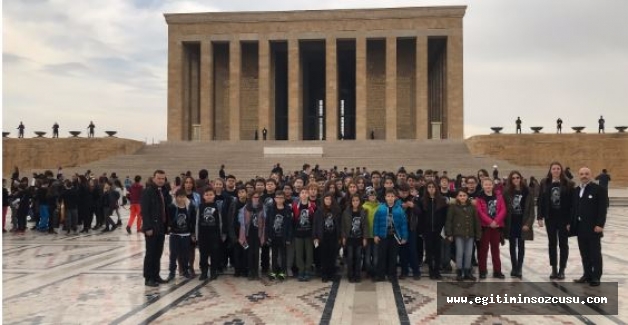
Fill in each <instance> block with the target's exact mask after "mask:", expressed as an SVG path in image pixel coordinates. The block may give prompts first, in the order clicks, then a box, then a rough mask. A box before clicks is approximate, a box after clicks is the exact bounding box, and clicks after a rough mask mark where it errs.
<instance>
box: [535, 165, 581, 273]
mask: <svg viewBox="0 0 628 325" xmlns="http://www.w3.org/2000/svg"><path fill="white" fill-rule="evenodd" d="M573 188H574V184H573V183H572V182H571V181H570V180H569V179H568V178H567V176H565V173H564V172H563V166H562V165H561V164H560V163H558V162H553V163H551V164H550V169H549V171H548V172H547V177H546V178H545V179H544V180H543V181H541V186H540V192H539V198H538V214H537V219H538V223H539V227H543V225H544V224H545V227H546V229H547V237H548V245H549V260H550V265H551V266H552V273H551V274H550V276H549V278H550V279H559V280H562V279H564V278H565V268H566V267H567V259H568V258H569V241H568V234H567V228H566V226H567V224H568V223H569V221H570V218H571V216H570V211H571V206H572V201H573V197H574V196H573ZM557 244H558V247H559V248H560V262H559V263H558V265H557V261H556V255H557V250H556V245H557ZM557 266H559V267H560V268H559V269H558V270H557Z"/></svg>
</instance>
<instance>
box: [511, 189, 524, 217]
mask: <svg viewBox="0 0 628 325" xmlns="http://www.w3.org/2000/svg"><path fill="white" fill-rule="evenodd" d="M522 199H523V195H521V194H515V196H513V198H512V211H513V212H514V214H523V208H522V207H521V200H522Z"/></svg>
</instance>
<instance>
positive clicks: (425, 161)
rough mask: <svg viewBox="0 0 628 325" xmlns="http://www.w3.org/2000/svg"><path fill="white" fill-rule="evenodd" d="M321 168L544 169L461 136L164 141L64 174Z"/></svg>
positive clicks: (246, 174) (263, 172) (250, 173)
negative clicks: (272, 152) (302, 150)
mask: <svg viewBox="0 0 628 325" xmlns="http://www.w3.org/2000/svg"><path fill="white" fill-rule="evenodd" d="M264 146H267V147H322V148H323V156H322V157H303V156H273V157H264V154H263V149H264ZM306 162H307V163H309V164H310V165H312V166H314V165H316V164H319V165H320V167H321V168H322V169H330V168H332V167H333V166H337V167H338V169H340V170H342V169H343V168H344V167H348V168H349V169H350V168H355V167H367V168H368V169H369V170H371V171H372V170H379V171H382V170H386V171H393V172H395V171H396V170H397V169H398V168H399V167H401V166H404V167H405V168H406V170H407V171H408V172H410V171H416V170H417V169H419V168H421V169H423V170H425V169H436V170H439V171H441V172H442V171H443V170H447V171H448V172H449V175H450V176H455V175H456V174H458V173H462V174H463V175H469V174H475V173H476V172H477V170H478V169H480V168H485V169H487V170H489V172H491V170H492V166H493V165H495V164H496V165H498V166H499V170H500V175H501V176H506V175H507V173H508V172H509V171H510V170H512V169H518V170H520V171H521V172H522V173H523V174H524V176H530V175H534V176H537V177H541V176H543V175H544V174H545V173H546V172H547V169H546V167H541V168H526V167H519V166H516V165H513V164H511V163H508V162H505V161H501V160H496V159H492V158H490V157H474V156H472V155H471V154H470V153H469V150H468V149H467V146H466V145H465V143H464V142H463V141H454V140H440V141H439V140H434V141H410V140H408V141H404V140H400V141H396V142H386V141H382V140H367V141H353V140H352V141H337V142H324V141H239V142H233V141H214V142H164V143H160V144H157V145H147V146H145V147H143V148H142V149H140V150H139V151H138V152H137V153H135V154H132V155H120V156H115V157H110V158H108V159H104V160H100V161H97V162H93V163H90V164H86V165H83V166H77V167H73V168H64V169H65V173H66V174H69V173H74V172H77V173H84V172H85V171H86V170H88V169H89V170H91V171H92V172H93V173H95V174H96V175H99V174H102V173H103V172H107V173H111V172H116V173H117V174H118V175H119V176H121V177H124V176H126V175H129V176H131V177H133V176H134V175H142V176H144V177H146V176H149V175H150V174H151V173H152V172H153V171H154V170H155V169H163V170H165V171H166V173H167V174H168V175H169V176H170V177H174V176H175V175H178V174H180V173H181V172H185V171H188V170H189V171H192V173H193V174H194V175H197V172H198V170H200V169H203V168H205V169H207V170H209V172H210V177H216V176H217V175H218V169H219V168H220V165H221V164H224V165H225V170H226V172H227V173H230V174H234V175H236V176H237V177H238V178H241V179H247V178H251V177H254V176H268V174H269V171H270V170H271V168H272V167H273V165H274V164H276V163H280V164H281V165H282V167H283V169H284V171H285V172H290V171H297V170H301V167H302V165H303V164H304V163H306Z"/></svg>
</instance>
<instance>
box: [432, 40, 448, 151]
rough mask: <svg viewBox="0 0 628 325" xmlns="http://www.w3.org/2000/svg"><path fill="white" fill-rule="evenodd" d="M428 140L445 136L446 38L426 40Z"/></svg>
mask: <svg viewBox="0 0 628 325" xmlns="http://www.w3.org/2000/svg"><path fill="white" fill-rule="evenodd" d="M427 52H428V54H427V66H428V76H427V85H428V87H427V102H428V115H427V118H428V121H429V124H428V139H443V138H446V134H447V123H446V122H447V116H446V115H445V113H446V111H445V100H446V98H447V37H430V38H428V40H427Z"/></svg>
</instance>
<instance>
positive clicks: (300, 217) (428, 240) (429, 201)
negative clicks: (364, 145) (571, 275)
mask: <svg viewBox="0 0 628 325" xmlns="http://www.w3.org/2000/svg"><path fill="white" fill-rule="evenodd" d="M312 174H315V173H313V172H312V171H311V169H309V166H307V165H306V166H304V170H303V171H302V172H301V173H295V175H289V176H287V177H284V176H283V175H281V174H278V173H272V174H271V177H270V178H268V179H261V178H258V179H254V180H251V181H250V182H247V183H242V182H239V183H236V182H235V177H233V176H231V175H229V176H227V180H225V179H222V178H218V179H216V180H214V181H212V182H210V181H208V180H207V179H206V171H205V179H204V180H203V181H202V182H199V180H195V179H194V178H192V176H191V174H190V173H188V174H187V175H182V177H181V178H178V177H177V181H176V182H175V183H174V184H173V185H172V186H171V188H172V190H171V191H170V192H171V193H172V194H173V197H174V200H173V201H172V204H171V205H170V206H169V208H168V224H169V234H170V252H171V253H170V268H169V271H170V273H169V279H168V280H170V279H173V278H174V277H175V274H176V271H177V266H178V269H179V272H180V274H181V275H183V276H186V277H193V276H195V270H194V269H195V261H194V256H195V249H197V248H198V250H199V252H200V261H199V262H198V266H199V268H200V272H201V273H200V278H199V279H200V280H206V279H208V278H209V279H210V280H213V279H216V278H217V277H218V275H219V274H221V273H222V272H223V270H224V268H225V267H226V266H227V265H228V264H229V263H230V264H231V265H232V266H233V267H234V269H235V276H236V277H240V276H248V277H249V279H258V278H259V277H260V273H263V274H266V275H267V276H268V277H269V278H270V279H271V280H274V279H279V280H284V279H286V278H287V277H289V276H294V277H296V278H297V279H298V280H299V281H308V280H310V279H311V278H312V276H314V275H316V274H318V275H320V277H321V279H322V281H324V282H326V281H330V280H333V279H335V277H336V274H337V270H338V265H339V264H345V266H346V274H347V278H348V279H349V281H351V282H359V281H361V279H362V275H363V274H366V276H368V277H369V278H371V279H372V280H373V281H383V280H385V279H386V278H388V279H389V280H391V281H394V280H396V279H398V278H399V279H403V278H406V277H409V276H410V275H412V277H413V278H414V279H416V280H419V279H420V277H421V266H422V265H423V263H425V264H427V266H428V270H429V277H430V279H435V280H439V279H442V275H441V271H442V270H443V269H445V270H451V261H452V260H453V261H454V262H455V265H456V268H457V269H456V278H457V280H459V281H463V280H465V279H466V280H473V281H475V280H476V277H475V276H474V274H473V271H472V270H473V264H472V263H478V266H479V276H480V278H486V277H487V274H488V271H487V259H488V252H489V250H490V252H491V257H492V267H493V273H492V275H493V277H495V278H500V279H503V278H504V277H505V276H504V274H503V273H502V267H501V260H500V254H499V247H500V245H503V244H504V243H505V241H506V240H508V241H509V244H510V255H511V266H512V267H511V273H510V275H511V276H512V277H519V278H521V277H522V267H523V261H524V255H525V241H527V240H532V239H533V231H532V226H533V223H534V220H535V205H534V204H535V194H534V192H533V191H532V190H530V189H529V188H528V187H527V185H526V182H525V180H524V179H523V176H522V175H521V174H520V173H519V172H517V171H513V172H511V173H510V174H509V175H508V178H506V179H505V181H504V182H503V183H502V181H503V180H499V181H498V180H496V179H494V178H490V177H489V176H488V172H486V171H485V170H480V171H479V172H478V176H477V177H476V176H469V177H463V178H462V179H463V182H459V179H460V177H458V182H454V181H450V180H449V178H447V177H446V176H438V175H437V174H436V173H434V172H432V171H426V172H425V173H422V174H419V175H417V174H413V173H411V174H408V173H407V172H406V171H405V170H404V169H403V168H402V169H400V170H399V171H398V172H397V173H396V174H393V173H385V172H384V173H379V172H377V171H374V172H372V173H366V171H365V174H359V175H356V174H350V173H337V172H334V171H331V172H329V173H325V174H326V177H325V175H321V174H319V175H316V174H315V175H313V176H312ZM550 176H551V175H550ZM563 177H564V176H563ZM550 179H551V178H550ZM456 183H457V184H456ZM542 188H544V189H545V187H542ZM550 191H551V189H550ZM542 193H544V192H542ZM543 195H544V196H546V194H543ZM552 195H554V194H552ZM551 199H553V200H555V198H554V197H553V196H552V197H551ZM551 199H550V201H551ZM539 202H540V203H539V205H540V209H545V208H546V203H547V202H548V200H546V199H545V198H542V199H541V200H540V201H539ZM553 204H554V205H553V206H551V207H549V209H550V210H548V211H551V212H548V213H545V212H544V213H540V214H539V215H540V216H547V217H548V218H547V225H548V236H550V264H551V265H552V266H553V267H554V268H555V265H556V263H555V257H554V258H552V256H555V255H556V247H555V246H556V242H557V240H556V238H559V241H560V243H561V246H560V247H561V264H560V271H558V270H555V271H554V272H553V273H552V274H553V275H556V276H558V277H564V263H566V259H565V261H564V263H563V257H564V256H563V255H565V254H566V253H563V252H564V251H565V250H566V249H568V248H565V247H564V242H563V240H562V230H561V227H560V225H559V224H558V221H557V220H558V218H557V217H555V216H554V215H555V213H556V212H555V209H556V204H560V203H557V202H553ZM562 204H565V205H567V204H568V202H567V201H564V202H563V203H562ZM542 211H545V210H542ZM541 219H543V218H541ZM550 232H551V233H550ZM553 239H554V240H553ZM552 245H554V249H552ZM476 250H477V257H478V258H477V262H476V261H475V256H476ZM340 252H342V257H343V258H342V259H340V258H339V255H340ZM424 256H425V261H424ZM452 257H453V258H452ZM260 259H261V261H260ZM472 260H473V261H472ZM260 262H261V263H260ZM399 267H400V268H401V272H400V274H399V272H398V268H399ZM260 268H261V272H260ZM363 272H364V273H363Z"/></svg>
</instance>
